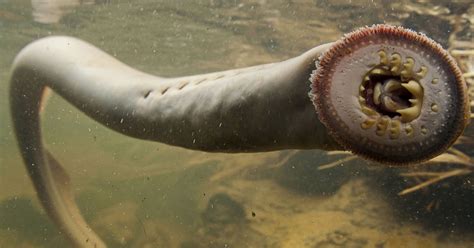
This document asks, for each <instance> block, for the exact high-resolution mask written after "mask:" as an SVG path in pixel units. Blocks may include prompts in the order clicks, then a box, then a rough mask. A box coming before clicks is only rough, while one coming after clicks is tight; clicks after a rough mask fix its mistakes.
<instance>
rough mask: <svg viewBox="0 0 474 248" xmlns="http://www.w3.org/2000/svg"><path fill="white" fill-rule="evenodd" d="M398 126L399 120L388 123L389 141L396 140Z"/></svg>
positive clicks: (398, 132)
mask: <svg viewBox="0 0 474 248" xmlns="http://www.w3.org/2000/svg"><path fill="white" fill-rule="evenodd" d="M400 126H401V122H400V121H399V120H392V121H391V122H390V129H389V131H390V135H389V136H390V139H398V137H399V136H400Z"/></svg>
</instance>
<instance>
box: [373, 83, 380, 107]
mask: <svg viewBox="0 0 474 248" xmlns="http://www.w3.org/2000/svg"><path fill="white" fill-rule="evenodd" d="M381 94H382V84H381V83H380V82H379V83H377V84H375V87H374V97H373V98H374V103H375V104H376V105H379V104H380V95H381Z"/></svg>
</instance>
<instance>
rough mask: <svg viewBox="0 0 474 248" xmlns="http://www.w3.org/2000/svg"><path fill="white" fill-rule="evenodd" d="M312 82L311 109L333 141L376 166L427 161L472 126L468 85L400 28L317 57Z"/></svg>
mask: <svg viewBox="0 0 474 248" xmlns="http://www.w3.org/2000/svg"><path fill="white" fill-rule="evenodd" d="M311 81H312V93H311V97H312V100H313V102H314V103H315V107H316V111H317V112H318V114H319V116H320V119H321V121H322V122H323V123H324V124H325V125H326V127H327V128H328V129H329V131H330V132H331V135H332V136H333V137H334V138H335V139H336V141H337V142H338V143H339V144H340V145H341V146H342V147H343V148H344V149H346V150H350V151H352V152H353V153H355V154H357V155H360V156H362V157H365V158H368V159H371V160H375V161H378V162H381V163H386V164H393V165H404V164H412V163H416V162H422V161H426V160H428V159H431V158H433V157H435V156H437V155H439V154H441V153H443V152H444V151H445V150H446V149H447V148H449V147H450V146H451V145H452V144H453V143H454V142H455V141H456V139H457V138H458V137H459V135H461V133H462V132H463V130H464V128H465V127H466V125H467V123H468V121H469V113H470V112H469V99H468V94H467V85H466V83H465V81H464V79H463V77H462V74H461V71H460V69H459V68H458V66H457V65H456V63H455V61H454V59H453V58H452V57H451V56H450V55H449V54H448V53H447V52H446V51H445V50H443V49H442V47H441V46H440V45H439V44H437V43H436V42H434V41H433V40H431V39H429V38H428V37H426V36H425V35H422V34H418V33H415V32H413V31H410V30H407V29H404V28H401V27H393V26H388V25H375V26H372V27H367V28H362V29H359V30H357V31H355V32H352V33H350V34H347V35H346V36H345V37H344V38H343V39H341V40H339V41H338V42H336V43H335V44H334V45H333V46H332V47H331V48H330V49H329V50H328V51H327V52H325V54H324V55H323V56H322V57H321V58H320V60H319V62H318V65H317V69H316V71H315V72H314V74H313V76H312V79H311Z"/></svg>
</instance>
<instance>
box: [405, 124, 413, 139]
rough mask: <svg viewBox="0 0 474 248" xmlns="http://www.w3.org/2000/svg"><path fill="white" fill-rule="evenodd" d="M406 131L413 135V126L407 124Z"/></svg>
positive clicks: (408, 134)
mask: <svg viewBox="0 0 474 248" xmlns="http://www.w3.org/2000/svg"><path fill="white" fill-rule="evenodd" d="M405 132H406V133H407V136H408V137H411V136H413V127H412V126H411V125H410V124H407V125H406V126H405Z"/></svg>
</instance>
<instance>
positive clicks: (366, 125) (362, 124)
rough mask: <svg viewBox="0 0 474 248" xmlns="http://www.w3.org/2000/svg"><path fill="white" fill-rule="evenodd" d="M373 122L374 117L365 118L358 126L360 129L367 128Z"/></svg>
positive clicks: (374, 120)
mask: <svg viewBox="0 0 474 248" xmlns="http://www.w3.org/2000/svg"><path fill="white" fill-rule="evenodd" d="M375 122H377V120H376V119H366V120H365V121H364V122H362V123H361V124H360V127H361V128H362V129H369V128H371V127H372V126H373V125H374V124H375Z"/></svg>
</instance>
